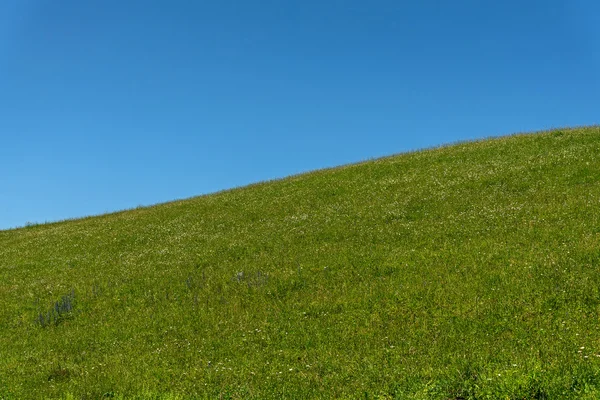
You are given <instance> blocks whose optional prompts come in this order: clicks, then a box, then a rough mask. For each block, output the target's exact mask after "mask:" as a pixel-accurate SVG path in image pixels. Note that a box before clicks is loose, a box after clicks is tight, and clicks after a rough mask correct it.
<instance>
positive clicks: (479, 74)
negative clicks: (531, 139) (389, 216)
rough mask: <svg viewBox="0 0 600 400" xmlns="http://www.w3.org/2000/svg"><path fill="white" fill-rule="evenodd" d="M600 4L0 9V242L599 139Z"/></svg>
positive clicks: (25, 0)
mask: <svg viewBox="0 0 600 400" xmlns="http://www.w3.org/2000/svg"><path fill="white" fill-rule="evenodd" d="M599 71H600V4H599V3H598V2H597V1H592V0H590V1H584V0H580V1H576V0H575V1H574V0H564V1H554V0H544V1H526V2H524V1H495V2H491V1H489V2H488V1H485V2H483V1H475V0H473V1H463V0H457V1H447V2H446V1H438V0H435V1H433V0H430V1H412V2H408V1H407V2H403V1H376V0H374V1H352V0H347V1H342V0H336V1H333V0H318V1H316V0H315V1H313V0H302V1H295V0H280V1H277V0H268V1H267V0H264V1H245V0H244V1H242V0H238V1H234V0H229V1H226V0H224V1H210V2H209V1H192V0H189V1H183V0H173V1H152V0H146V1H135V0H132V1H120V0H119V1H117V0H86V1H80V0H62V1H61V0H58V1H50V0H47V1H41V0H37V1H35V0H33V1H32V0H3V1H2V2H0V229H4V228H9V227H14V226H18V225H23V224H25V223H26V222H28V221H29V222H44V221H54V220H59V219H65V218H73V217H79V216H84V215H91V214H98V213H104V212H109V211H114V210H120V209H124V208H131V207H136V206H138V205H150V204H154V203H158V202H163V201H168V200H173V199H177V198H185V197H190V196H194V195H199V194H203V193H209V192H213V191H217V190H221V189H226V188H230V187H235V186H240V185H244V184H248V183H251V182H256V181H261V180H267V179H273V178H278V177H283V176H287V175H290V174H295V173H299V172H303V171H308V170H313V169H317V168H322V167H328V166H335V165H339V164H344V163H349V162H355V161H360V160H365V159H370V158H374V157H379V156H383V155H389V154H394V153H399V152H403V151H407V150H411V149H417V148H423V147H430V146H433V145H437V144H442V143H448V142H454V141H457V140H466V139H472V138H482V137H487V136H494V135H502V134H509V133H514V132H519V131H530V130H540V129H546V128H552V127H562V126H570V125H588V124H595V123H599V122H600V112H599V110H600V107H599V106H600V97H599V95H598V93H600V72H599Z"/></svg>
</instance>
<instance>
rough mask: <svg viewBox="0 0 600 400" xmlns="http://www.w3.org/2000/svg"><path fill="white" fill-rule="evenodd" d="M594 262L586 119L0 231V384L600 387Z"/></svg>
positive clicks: (232, 391) (599, 228)
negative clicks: (557, 127)
mask: <svg viewBox="0 0 600 400" xmlns="http://www.w3.org/2000/svg"><path fill="white" fill-rule="evenodd" d="M190 184H191V185H192V184H193V182H190ZM599 268H600V127H591V128H579V129H569V130H557V131H551V132H543V133H536V134H530V135H518V136H510V137H504V138H500V139H492V140H485V141H479V142H472V143H463V144H457V145H453V146H448V147H442V148H438V149H432V150H426V151H419V152H414V153H409V154H402V155H398V156H393V157H389V158H384V159H379V160H375V161H369V162H365V163H360V164H356V165H349V166H344V167H340V168H336V169H330V170H323V171H317V172H312V173H309V174H304V175H299V176H294V177H291V178H288V179H283V180H279V181H274V182H268V183H261V184H256V185H252V186H249V187H245V188H241V189H235V190H230V191H225V192H221V193H217V194H213V195H209V196H203V197H198V198H193V199H189V200H184V201H176V202H172V203H168V204H161V205H157V206H154V207H149V208H142V209H137V210H132V211H126V212H121V213H116V214H110V215H104V216H98V217H92V218H86V219H81V220H72V221H66V222H60V223H54V224H46V225H38V226H31V227H26V228H22V229H16V230H9V231H3V232H0V398H2V399H26V398H77V399H78V398H81V399H99V398H102V397H113V398H139V399H142V398H153V399H171V398H237V399H246V398H260V399H263V398H272V399H279V398H380V399H389V398H399V399H403V398H408V399H412V398H414V399H417V398H418V399H430V398H431V399H463V398H465V399H466V398H503V399H505V398H515V399H516V398H527V399H534V398H537V399H543V398H577V399H580V398H599V397H600V320H599V318H600V271H599Z"/></svg>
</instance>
